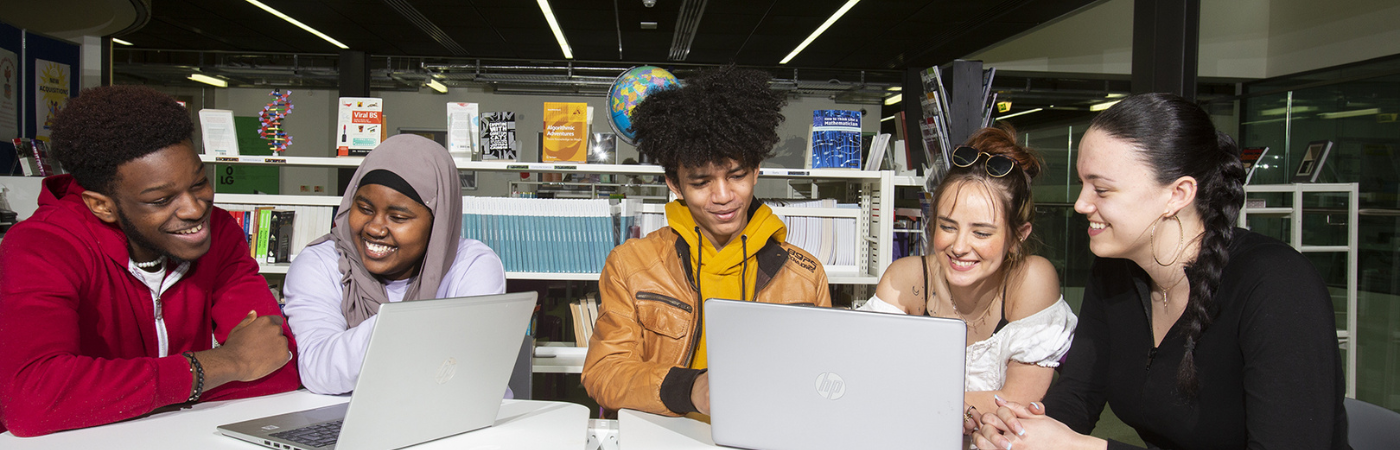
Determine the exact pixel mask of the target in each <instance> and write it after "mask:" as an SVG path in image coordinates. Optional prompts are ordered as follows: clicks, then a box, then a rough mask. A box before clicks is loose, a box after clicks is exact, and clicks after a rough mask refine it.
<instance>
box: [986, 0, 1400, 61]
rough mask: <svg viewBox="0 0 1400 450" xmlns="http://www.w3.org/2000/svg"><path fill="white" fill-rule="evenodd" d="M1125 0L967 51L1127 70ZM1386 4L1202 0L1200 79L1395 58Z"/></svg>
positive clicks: (1396, 30) (1399, 42)
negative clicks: (992, 44)
mask: <svg viewBox="0 0 1400 450" xmlns="http://www.w3.org/2000/svg"><path fill="white" fill-rule="evenodd" d="M1132 22H1133V0H1106V1H1102V2H1099V3H1095V4H1092V5H1090V6H1088V7H1085V8H1083V9H1081V10H1079V11H1076V12H1074V13H1071V14H1067V15H1066V16H1064V17H1061V18H1060V19H1057V20H1056V21H1052V22H1049V23H1047V24H1045V25H1042V26H1040V27H1037V28H1036V29H1033V30H1031V31H1029V32H1027V33H1023V34H1021V35H1018V36H1016V37H1013V38H1011V39H1009V40H1007V41H1003V42H1001V43H998V44H996V45H994V46H992V47H990V48H987V49H983V50H980V51H978V52H974V53H973V54H971V55H968V56H967V57H966V59H977V60H982V61H983V62H984V63H985V64H986V65H989V66H993V67H996V68H998V69H999V70H1024V71H1040V72H1068V73H1105V74H1120V75H1127V74H1129V73H1131V71H1132V40H1133V32H1132ZM1397 24H1400V4H1397V2H1395V1H1394V0H1330V1H1318V0H1202V1H1201V28H1200V32H1201V40H1200V45H1201V46H1200V61H1199V66H1200V67H1199V71H1198V72H1197V74H1198V75H1199V76H1202V77H1226V78H1267V77H1276V76H1281V75H1287V74H1291V73H1297V72H1303V71H1308V70H1313V69H1320V68H1324V67H1330V66H1335V65H1338V64H1345V63H1350V62H1356V61H1362V60H1367V59H1371V58H1377V57H1381V56H1387V55H1393V54H1396V53H1400V25H1397Z"/></svg>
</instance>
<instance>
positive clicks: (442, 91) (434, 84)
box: [428, 78, 447, 94]
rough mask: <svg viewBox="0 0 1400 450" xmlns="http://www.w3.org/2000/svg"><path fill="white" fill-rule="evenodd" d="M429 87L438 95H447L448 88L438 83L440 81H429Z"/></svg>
mask: <svg viewBox="0 0 1400 450" xmlns="http://www.w3.org/2000/svg"><path fill="white" fill-rule="evenodd" d="M428 87H430V88H433V90H434V91H438V93H440V94H446V93H447V86H443V85H442V83H439V82H438V80H434V79H432V78H429V79H428Z"/></svg>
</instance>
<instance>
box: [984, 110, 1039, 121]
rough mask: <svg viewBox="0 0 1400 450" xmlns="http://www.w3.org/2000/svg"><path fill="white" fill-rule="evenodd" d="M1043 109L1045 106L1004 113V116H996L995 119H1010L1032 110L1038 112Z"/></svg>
mask: <svg viewBox="0 0 1400 450" xmlns="http://www.w3.org/2000/svg"><path fill="white" fill-rule="evenodd" d="M1044 110H1045V108H1036V109H1028V110H1025V111H1021V112H1018V113H1011V114H1007V115H1004V116H997V117H996V119H995V120H1002V119H1010V118H1012V117H1016V116H1024V115H1026V114H1030V113H1033V112H1040V111H1044Z"/></svg>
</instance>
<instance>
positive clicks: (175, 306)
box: [0, 86, 299, 436]
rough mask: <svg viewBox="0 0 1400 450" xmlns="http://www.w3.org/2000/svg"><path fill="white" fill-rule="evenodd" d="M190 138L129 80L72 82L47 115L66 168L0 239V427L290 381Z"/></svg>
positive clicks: (285, 386) (160, 100)
mask: <svg viewBox="0 0 1400 450" xmlns="http://www.w3.org/2000/svg"><path fill="white" fill-rule="evenodd" d="M192 131H193V125H192V124H191V122H190V113H189V111H187V110H185V108H184V107H183V106H181V105H180V104H179V103H177V102H176V101H175V99H173V98H171V97H170V96H169V95H166V94H162V93H160V92H157V91H155V90H153V89H150V88H145V87H136V86H107V87H99V88H94V89H89V90H86V91H83V93H82V95H81V96H79V97H77V98H75V99H73V100H72V101H70V102H68V106H67V107H66V108H64V109H63V110H62V111H60V112H59V113H58V116H57V117H56V118H55V119H54V124H53V135H52V143H53V150H54V152H55V153H56V157H57V158H58V159H59V161H60V162H62V163H63V166H64V167H65V168H67V169H68V170H69V171H71V172H72V173H71V174H69V175H57V176H53V177H49V178H47V179H45V180H44V182H43V189H42V191H41V192H40V194H39V208H38V210H37V211H35V212H34V215H33V216H31V217H30V218H29V219H27V220H25V221H23V222H21V223H19V224H17V225H15V226H14V227H13V228H11V229H10V231H9V233H8V236H6V239H5V240H4V242H3V244H0V342H4V343H5V344H4V347H5V349H4V351H0V431H5V430H6V429H7V428H8V429H9V431H10V432H11V433H13V434H14V435H15V436H36V435H41V434H47V433H52V432H55V431H61V430H67V429H73V428H83V427H90V426H96V425H102V424H107V423H112V422H116V421H120V420H125V419H130V418H132V417H137V416H140V415H143V414H146V413H149V412H151V411H152V410H155V409H156V408H159V407H164V406H167V405H172V404H179V403H186V402H194V401H199V400H227V399H233V398H241V397H252V396H258V395H266V394H272V393H277V392H285V391H290V390H294V389H296V388H297V386H298V384H299V378H298V376H297V371H296V366H297V365H296V363H291V364H288V362H289V361H291V359H292V358H293V356H294V354H293V353H292V351H293V350H294V349H296V344H295V342H293V341H292V340H291V339H290V336H291V331H290V330H288V329H287V328H286V326H285V324H284V322H283V320H282V316H281V314H280V313H279V311H278V306H277V301H276V300H275V299H274V298H273V297H272V294H271V292H270V291H269V290H268V288H267V282H266V281H265V280H264V279H263V278H262V276H261V275H259V274H258V265H257V263H256V262H254V261H253V259H252V258H251V257H250V256H249V252H248V243H247V241H246V240H245V237H244V234H243V229H242V227H239V226H237V225H236V224H235V223H234V221H233V219H232V216H230V215H229V214H228V213H227V212H225V211H223V210H221V209H218V208H215V207H214V205H213V201H214V188H213V186H212V185H211V181H210V179H209V177H208V175H206V172H205V168H204V163H203V162H201V161H200V159H199V155H198V154H196V153H195V150H194V148H193V147H192V146H191V144H190V134H191V132H192ZM216 347H217V348H216Z"/></svg>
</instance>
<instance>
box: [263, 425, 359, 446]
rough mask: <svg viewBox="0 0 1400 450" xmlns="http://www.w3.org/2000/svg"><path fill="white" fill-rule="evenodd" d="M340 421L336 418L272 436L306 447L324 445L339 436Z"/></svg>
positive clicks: (333, 442)
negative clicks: (332, 420)
mask: <svg viewBox="0 0 1400 450" xmlns="http://www.w3.org/2000/svg"><path fill="white" fill-rule="evenodd" d="M341 422H343V421H341V420H337V421H334V422H325V423H318V424H315V425H311V426H305V427H301V428H296V429H291V430H287V431H281V432H277V433H272V437H275V438H278V439H286V440H289V441H292V442H296V443H298V444H302V445H305V446H307V447H315V448H319V447H325V446H328V445H333V444H335V440H336V438H339V437H340V424H341Z"/></svg>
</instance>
